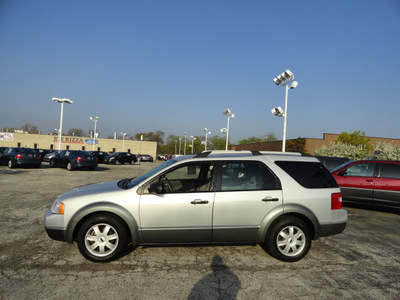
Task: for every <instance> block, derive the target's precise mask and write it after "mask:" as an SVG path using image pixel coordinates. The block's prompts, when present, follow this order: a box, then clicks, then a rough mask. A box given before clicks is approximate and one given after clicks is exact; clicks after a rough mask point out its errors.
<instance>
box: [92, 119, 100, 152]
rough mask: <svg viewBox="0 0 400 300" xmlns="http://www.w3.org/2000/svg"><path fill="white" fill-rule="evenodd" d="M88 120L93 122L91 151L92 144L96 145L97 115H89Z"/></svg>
mask: <svg viewBox="0 0 400 300" xmlns="http://www.w3.org/2000/svg"><path fill="white" fill-rule="evenodd" d="M90 120H92V121H93V122H94V132H93V141H92V142H93V151H94V146H95V145H96V124H97V121H98V120H99V117H94V118H92V117H90Z"/></svg>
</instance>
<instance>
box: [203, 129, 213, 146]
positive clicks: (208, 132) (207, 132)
mask: <svg viewBox="0 0 400 300" xmlns="http://www.w3.org/2000/svg"><path fill="white" fill-rule="evenodd" d="M203 131H204V132H205V133H206V141H205V144H204V145H205V147H204V151H207V136H208V135H209V134H211V131H208V129H207V128H204V129H203Z"/></svg>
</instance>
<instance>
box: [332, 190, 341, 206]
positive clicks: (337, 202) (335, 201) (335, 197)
mask: <svg viewBox="0 0 400 300" xmlns="http://www.w3.org/2000/svg"><path fill="white" fill-rule="evenodd" d="M341 208H342V193H334V194H332V196H331V209H341Z"/></svg>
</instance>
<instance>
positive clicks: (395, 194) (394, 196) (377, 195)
mask: <svg viewBox="0 0 400 300" xmlns="http://www.w3.org/2000/svg"><path fill="white" fill-rule="evenodd" d="M372 202H373V203H374V204H380V205H385V206H395V207H399V206H400V164H399V163H394V162H392V163H389V162H381V163H379V177H377V178H375V189H374V196H373V200H372Z"/></svg>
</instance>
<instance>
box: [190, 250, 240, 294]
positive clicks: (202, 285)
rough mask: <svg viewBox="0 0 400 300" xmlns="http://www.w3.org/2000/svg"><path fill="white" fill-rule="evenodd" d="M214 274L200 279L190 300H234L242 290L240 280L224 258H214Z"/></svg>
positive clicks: (212, 267) (212, 268) (212, 262)
mask: <svg viewBox="0 0 400 300" xmlns="http://www.w3.org/2000/svg"><path fill="white" fill-rule="evenodd" d="M211 270H212V273H210V274H207V275H206V276H204V277H203V278H202V279H200V280H199V281H198V282H197V283H196V284H195V285H194V287H193V288H192V291H191V292H190V294H189V296H188V300H196V299H226V300H233V299H236V298H237V294H238V292H239V290H240V288H241V284H240V280H239V278H238V277H237V276H236V275H235V274H234V273H233V272H232V271H231V270H230V269H229V268H228V267H227V266H226V265H225V264H224V262H223V260H222V258H221V257H220V256H218V255H216V256H214V257H213V259H212V261H211Z"/></svg>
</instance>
